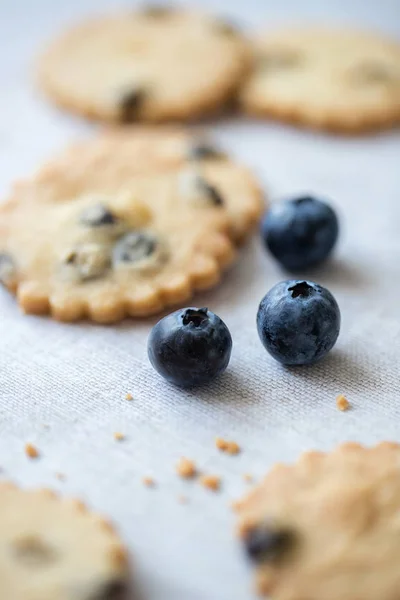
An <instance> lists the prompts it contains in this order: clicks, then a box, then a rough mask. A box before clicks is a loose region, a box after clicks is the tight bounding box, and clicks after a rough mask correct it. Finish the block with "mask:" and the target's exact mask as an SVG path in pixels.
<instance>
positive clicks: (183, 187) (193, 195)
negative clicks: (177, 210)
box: [179, 169, 224, 206]
mask: <svg viewBox="0 0 400 600" xmlns="http://www.w3.org/2000/svg"><path fill="white" fill-rule="evenodd" d="M179 184H180V192H181V194H182V196H184V197H185V198H187V199H188V200H189V201H190V202H193V203H195V202H196V203H198V204H203V203H204V202H205V203H207V204H211V205H213V206H223V204H224V200H223V198H222V196H221V194H220V192H219V191H218V190H217V188H216V187H215V186H214V185H212V184H211V183H209V182H208V181H207V180H206V179H205V178H204V177H203V176H202V175H200V174H199V173H198V172H197V171H196V170H192V169H188V170H185V171H182V173H181V174H180V182H179Z"/></svg>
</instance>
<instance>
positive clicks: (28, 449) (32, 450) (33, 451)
mask: <svg viewBox="0 0 400 600" xmlns="http://www.w3.org/2000/svg"><path fill="white" fill-rule="evenodd" d="M25 454H26V455H27V457H28V458H38V457H39V450H38V449H37V448H36V447H35V446H34V445H33V444H25Z"/></svg>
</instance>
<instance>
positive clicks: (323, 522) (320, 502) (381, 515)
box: [237, 442, 400, 600]
mask: <svg viewBox="0 0 400 600" xmlns="http://www.w3.org/2000/svg"><path fill="white" fill-rule="evenodd" d="M237 510H238V513H239V517H240V533H241V536H242V537H243V541H244V543H245V545H246V547H247V550H248V553H249V554H250V556H252V558H253V559H254V560H255V562H256V563H258V589H259V592H260V593H261V594H262V595H265V596H267V595H268V596H270V597H271V598H273V600H304V599H305V598H307V600H343V599H344V598H346V600H360V599H361V598H362V599H363V600H377V599H378V598H382V599H383V598H384V599H385V600H397V599H398V597H399V590H400V570H399V565H398V560H399V548H400V546H399V540H400V446H399V445H398V444H391V443H389V442H386V443H382V444H380V445H378V446H376V447H374V448H371V449H367V448H364V447H362V446H360V445H358V444H352V443H349V444H344V445H343V446H340V447H339V448H338V449H336V450H335V451H334V452H331V453H328V454H324V453H319V452H309V453H306V454H304V455H303V456H302V457H301V458H300V459H299V461H298V462H297V463H296V464H294V465H293V466H287V465H277V466H276V467H275V468H274V469H273V470H272V471H271V472H270V474H269V475H268V476H267V477H266V479H265V480H264V482H262V483H261V484H260V485H259V486H258V487H257V488H256V489H255V490H254V491H253V492H251V493H250V495H249V496H248V497H246V498H245V499H244V500H243V501H241V502H240V503H238V505H237Z"/></svg>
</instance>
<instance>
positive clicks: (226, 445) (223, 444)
mask: <svg viewBox="0 0 400 600" xmlns="http://www.w3.org/2000/svg"><path fill="white" fill-rule="evenodd" d="M215 445H216V447H217V448H218V450H221V451H222V452H226V453H227V454H232V455H234V454H239V452H240V446H239V444H237V443H236V442H228V441H227V440H224V439H222V438H220V437H217V438H215Z"/></svg>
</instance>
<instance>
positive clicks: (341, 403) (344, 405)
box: [336, 394, 350, 411]
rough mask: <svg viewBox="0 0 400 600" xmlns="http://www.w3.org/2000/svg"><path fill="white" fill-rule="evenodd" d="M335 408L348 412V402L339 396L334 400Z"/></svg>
mask: <svg viewBox="0 0 400 600" xmlns="http://www.w3.org/2000/svg"><path fill="white" fill-rule="evenodd" d="M336 406H337V408H338V409H339V410H341V411H345V410H349V408H350V402H349V401H348V400H347V398H345V397H344V396H343V394H340V395H339V396H338V397H337V398H336Z"/></svg>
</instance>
